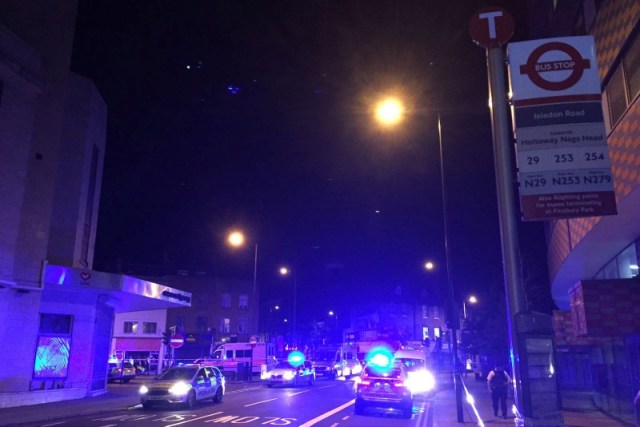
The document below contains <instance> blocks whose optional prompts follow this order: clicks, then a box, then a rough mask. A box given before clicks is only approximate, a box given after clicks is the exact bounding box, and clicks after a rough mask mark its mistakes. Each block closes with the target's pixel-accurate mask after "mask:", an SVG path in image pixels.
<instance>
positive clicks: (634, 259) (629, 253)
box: [616, 243, 638, 279]
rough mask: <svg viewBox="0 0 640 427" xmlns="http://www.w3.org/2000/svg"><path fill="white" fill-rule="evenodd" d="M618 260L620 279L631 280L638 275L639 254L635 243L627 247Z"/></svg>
mask: <svg viewBox="0 0 640 427" xmlns="http://www.w3.org/2000/svg"><path fill="white" fill-rule="evenodd" d="M616 258H617V259H618V277H620V278H621V279H630V278H632V277H635V276H637V275H638V254H637V253H636V245H635V243H632V244H630V245H629V246H627V247H626V248H625V249H624V250H623V251H622V252H620V255H618V256H617V257H616Z"/></svg>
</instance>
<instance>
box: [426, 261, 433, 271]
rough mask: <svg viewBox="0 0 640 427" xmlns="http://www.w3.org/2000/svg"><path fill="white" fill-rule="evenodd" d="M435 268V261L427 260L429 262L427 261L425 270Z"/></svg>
mask: <svg viewBox="0 0 640 427" xmlns="http://www.w3.org/2000/svg"><path fill="white" fill-rule="evenodd" d="M434 268H436V265H435V264H434V263H433V262H431V261H427V262H425V263H424V269H425V270H427V271H431V270H433V269H434Z"/></svg>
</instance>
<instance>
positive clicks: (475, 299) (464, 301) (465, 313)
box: [462, 295, 478, 320]
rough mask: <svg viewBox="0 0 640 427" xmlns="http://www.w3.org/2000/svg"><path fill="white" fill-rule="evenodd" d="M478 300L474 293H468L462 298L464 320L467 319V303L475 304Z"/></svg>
mask: <svg viewBox="0 0 640 427" xmlns="http://www.w3.org/2000/svg"><path fill="white" fill-rule="evenodd" d="M477 302H478V298H476V297H475V296H474V295H470V296H469V297H468V298H467V299H463V300H462V313H463V317H464V319H465V320H467V303H469V304H475V303H477Z"/></svg>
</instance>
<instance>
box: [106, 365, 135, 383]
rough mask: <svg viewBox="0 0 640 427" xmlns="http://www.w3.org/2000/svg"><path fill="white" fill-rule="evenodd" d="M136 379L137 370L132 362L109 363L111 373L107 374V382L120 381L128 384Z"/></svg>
mask: <svg viewBox="0 0 640 427" xmlns="http://www.w3.org/2000/svg"><path fill="white" fill-rule="evenodd" d="M135 377H136V368H135V367H134V366H133V365H132V364H131V363H130V362H122V363H118V362H109V371H108V372H107V382H110V383H112V382H116V381H120V382H121V383H128V382H129V381H131V380H132V379H134V378H135Z"/></svg>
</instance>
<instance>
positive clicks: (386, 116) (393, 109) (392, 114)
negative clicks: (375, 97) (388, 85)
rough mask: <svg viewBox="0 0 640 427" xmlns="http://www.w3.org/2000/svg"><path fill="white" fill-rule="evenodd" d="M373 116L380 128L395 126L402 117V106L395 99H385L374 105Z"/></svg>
mask: <svg viewBox="0 0 640 427" xmlns="http://www.w3.org/2000/svg"><path fill="white" fill-rule="evenodd" d="M375 115H376V120H377V121H378V123H380V124H381V125H382V126H385V127H387V126H395V125H397V124H398V123H400V122H401V121H402V119H403V117H404V105H403V104H402V102H401V101H400V100H398V99H397V98H385V99H383V100H382V101H380V102H378V104H377V105H376V108H375Z"/></svg>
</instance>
